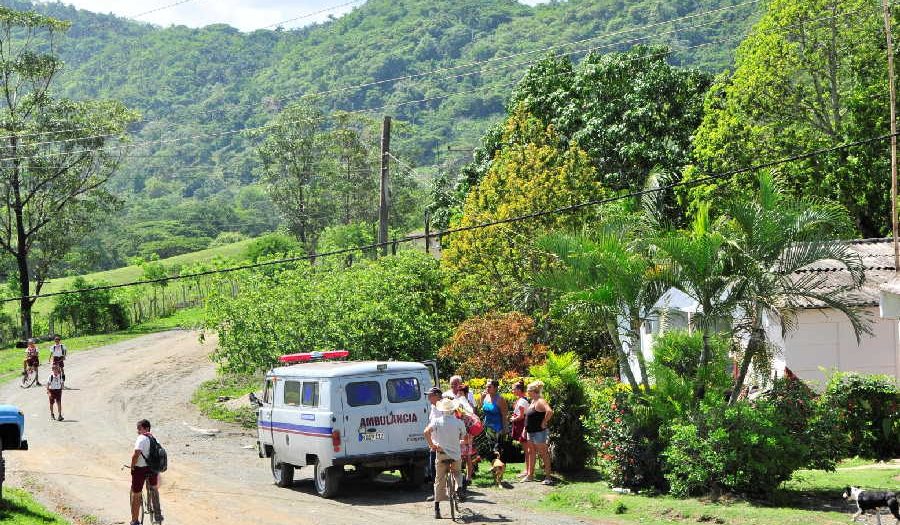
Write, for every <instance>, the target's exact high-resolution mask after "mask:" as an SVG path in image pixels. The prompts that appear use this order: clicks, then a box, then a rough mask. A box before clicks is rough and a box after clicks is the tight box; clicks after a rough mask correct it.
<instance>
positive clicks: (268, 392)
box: [256, 377, 275, 457]
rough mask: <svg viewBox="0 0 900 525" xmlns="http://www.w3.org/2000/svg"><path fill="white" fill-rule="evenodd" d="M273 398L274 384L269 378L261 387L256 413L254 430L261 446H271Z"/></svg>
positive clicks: (262, 454)
mask: <svg viewBox="0 0 900 525" xmlns="http://www.w3.org/2000/svg"><path fill="white" fill-rule="evenodd" d="M274 398H275V382H274V381H273V379H272V378H271V377H267V378H266V384H265V386H264V387H263V395H262V399H260V401H262V405H261V406H260V407H259V408H258V409H257V411H256V430H257V436H258V438H259V442H260V444H262V445H272V401H273V399H274ZM262 456H265V454H264V449H260V457H262Z"/></svg>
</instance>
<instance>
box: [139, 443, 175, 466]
mask: <svg viewBox="0 0 900 525" xmlns="http://www.w3.org/2000/svg"><path fill="white" fill-rule="evenodd" d="M147 437H148V438H149V439H150V452H149V453H148V454H147V455H146V456H144V453H143V452H141V456H143V457H144V461H146V462H147V467H148V468H149V469H150V470H151V471H153V472H155V473H157V474H159V473H160V472H165V471H166V469H167V468H169V455H168V454H166V449H164V448H163V447H162V445H160V444H159V441H157V440H156V438H155V437H153V436H147Z"/></svg>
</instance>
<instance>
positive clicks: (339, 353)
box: [278, 350, 350, 364]
mask: <svg viewBox="0 0 900 525" xmlns="http://www.w3.org/2000/svg"><path fill="white" fill-rule="evenodd" d="M349 355H350V352H349V351H347V350H329V351H327V352H302V353H299V354H287V355H283V356H281V357H279V358H278V360H279V361H281V362H282V363H287V364H294V363H308V362H310V361H322V360H324V359H341V358H343V357H347V356H349Z"/></svg>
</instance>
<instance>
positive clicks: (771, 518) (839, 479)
mask: <svg viewBox="0 0 900 525" xmlns="http://www.w3.org/2000/svg"><path fill="white" fill-rule="evenodd" d="M860 463H861V462H860V461H858V460H851V461H849V462H846V463H844V464H842V465H841V466H840V467H839V468H838V470H837V471H836V472H825V471H821V470H801V471H798V472H797V473H796V474H794V477H793V478H792V479H791V480H790V481H788V482H786V483H785V484H784V486H783V488H781V489H780V490H778V491H777V492H776V494H774V496H773V498H772V499H771V500H769V501H752V500H742V499H723V500H720V501H710V500H705V499H694V498H689V499H676V498H671V497H667V496H644V495H622V494H617V493H615V492H613V491H612V490H610V488H609V487H608V486H607V484H606V483H605V482H602V481H599V480H584V479H582V480H580V481H578V480H572V481H571V482H569V483H565V484H563V485H562V486H560V487H559V488H557V489H556V490H554V491H553V492H551V493H550V494H549V495H547V496H546V497H545V498H544V499H543V500H542V501H541V502H540V503H539V504H538V506H539V507H540V508H542V509H544V510H550V511H554V512H564V513H567V514H574V515H581V516H588V517H591V518H602V519H605V520H608V521H610V522H613V523H616V522H618V523H622V524H629V523H641V524H645V525H669V524H672V523H718V524H728V525H774V524H779V525H801V524H802V525H806V524H810V523H815V524H816V525H845V524H846V523H848V522H849V521H850V515H851V513H852V509H851V505H849V504H847V503H845V502H844V501H843V500H842V499H841V490H842V489H843V488H844V487H845V486H847V485H860V486H863V487H870V488H884V489H891V490H897V488H898V486H900V465H896V464H895V465H894V466H889V465H874V464H871V463H868V464H862V465H861V464H860ZM893 519H894V518H893V517H890V519H889V520H882V521H883V522H884V523H892V522H893V521H892V520H893ZM872 522H873V523H874V519H873V520H872Z"/></svg>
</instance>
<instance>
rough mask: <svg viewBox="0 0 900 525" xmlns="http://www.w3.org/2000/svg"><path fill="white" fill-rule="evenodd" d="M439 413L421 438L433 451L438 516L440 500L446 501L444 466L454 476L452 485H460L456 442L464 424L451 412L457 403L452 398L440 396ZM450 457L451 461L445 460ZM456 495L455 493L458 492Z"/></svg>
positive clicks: (460, 454) (459, 459) (464, 428)
mask: <svg viewBox="0 0 900 525" xmlns="http://www.w3.org/2000/svg"><path fill="white" fill-rule="evenodd" d="M435 407H436V408H437V409H438V410H439V411H440V412H441V415H440V416H438V417H437V418H435V419H434V420H433V421H431V422H429V423H428V426H427V427H425V441H427V442H428V448H430V449H431V450H433V451H435V452H436V453H437V463H436V469H435V470H436V472H435V478H434V517H435V519H441V506H440V502H441V501H447V500H448V499H449V498H448V494H447V489H448V487H447V470H448V469H449V470H450V472H451V473H452V474H453V477H454V478H455V479H456V487H457V488H459V487H461V486H462V480H461V479H460V475H459V464H460V462H461V461H462V453H461V450H460V445H459V442H460V440H461V439H463V438H464V437H465V435H466V426H465V425H464V424H463V422H462V421H461V420H459V419H458V418H457V417H456V415H455V414H454V412H455V411H456V408H457V404H456V402H455V401H453V400H452V399H441V400H440V401H438V402H437V403H436V404H435ZM447 461H452V463H447ZM458 495H459V494H458Z"/></svg>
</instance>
